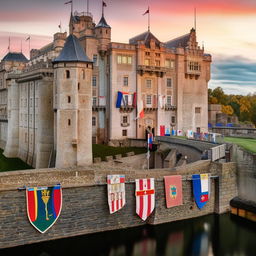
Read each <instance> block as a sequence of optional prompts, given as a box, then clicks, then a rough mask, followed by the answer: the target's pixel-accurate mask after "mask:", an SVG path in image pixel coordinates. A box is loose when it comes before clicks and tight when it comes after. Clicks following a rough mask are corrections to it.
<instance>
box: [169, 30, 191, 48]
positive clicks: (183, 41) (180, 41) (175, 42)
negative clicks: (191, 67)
mask: <svg viewBox="0 0 256 256" xmlns="http://www.w3.org/2000/svg"><path fill="white" fill-rule="evenodd" d="M189 39H190V33H188V34H186V35H183V36H180V37H177V38H174V39H172V40H170V41H168V42H166V43H165V46H166V47H167V48H177V47H187V45H188V41H189Z"/></svg>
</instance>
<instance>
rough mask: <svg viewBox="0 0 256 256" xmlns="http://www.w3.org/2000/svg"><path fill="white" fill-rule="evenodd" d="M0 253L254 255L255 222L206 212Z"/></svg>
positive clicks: (45, 255)
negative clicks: (198, 215) (177, 219)
mask: <svg viewBox="0 0 256 256" xmlns="http://www.w3.org/2000/svg"><path fill="white" fill-rule="evenodd" d="M0 255H1V256H8V255H33V256H55V255H61V256H63V255H72V256H74V255H83V256H123V255H124V256H155V255H156V256H165V255H168V256H169V255H171V256H176V255H185V256H189V255H195V256H207V255H214V256H216V255H220V256H226V255H227V256H229V255H235V256H238V255H241V256H242V255H246V256H247V255H256V223H253V222H249V221H247V220H245V219H242V218H240V217H237V216H231V215H229V214H223V215H220V216H219V215H208V216H204V217H200V218H196V219H191V220H185V221H178V222H174V223H168V224H162V225H158V226H144V227H139V228H131V229H126V230H118V231H111V232H103V233H98V234H92V235H85V236H80V237H73V238H67V239H61V240H55V241H50V242H44V243H40V244H32V245H26V246H20V247H16V248H11V249H3V250H0Z"/></svg>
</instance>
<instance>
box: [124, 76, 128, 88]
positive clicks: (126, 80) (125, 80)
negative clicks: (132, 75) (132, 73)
mask: <svg viewBox="0 0 256 256" xmlns="http://www.w3.org/2000/svg"><path fill="white" fill-rule="evenodd" d="M123 85H124V86H128V76H124V84H123Z"/></svg>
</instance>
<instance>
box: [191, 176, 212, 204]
mask: <svg viewBox="0 0 256 256" xmlns="http://www.w3.org/2000/svg"><path fill="white" fill-rule="evenodd" d="M192 181H193V193H194V197H195V201H196V204H197V206H198V208H199V209H201V208H203V207H204V206H205V204H206V203H207V201H208V200H209V185H210V184H209V176H208V174H207V173H205V174H193V175H192Z"/></svg>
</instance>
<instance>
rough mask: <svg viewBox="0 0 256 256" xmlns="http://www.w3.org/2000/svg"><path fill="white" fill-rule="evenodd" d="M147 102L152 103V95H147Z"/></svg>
mask: <svg viewBox="0 0 256 256" xmlns="http://www.w3.org/2000/svg"><path fill="white" fill-rule="evenodd" d="M146 104H147V105H151V104H152V96H151V95H147V97H146Z"/></svg>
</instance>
